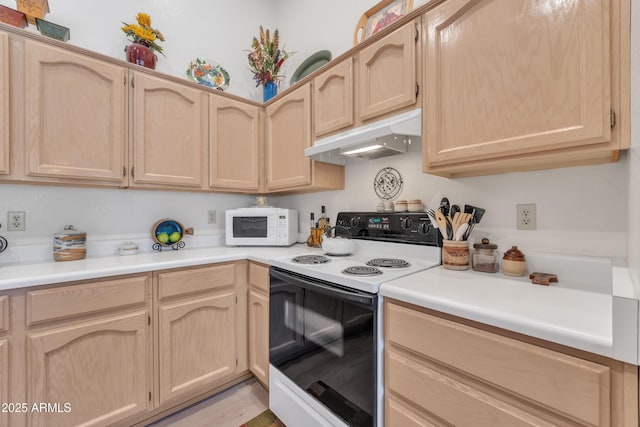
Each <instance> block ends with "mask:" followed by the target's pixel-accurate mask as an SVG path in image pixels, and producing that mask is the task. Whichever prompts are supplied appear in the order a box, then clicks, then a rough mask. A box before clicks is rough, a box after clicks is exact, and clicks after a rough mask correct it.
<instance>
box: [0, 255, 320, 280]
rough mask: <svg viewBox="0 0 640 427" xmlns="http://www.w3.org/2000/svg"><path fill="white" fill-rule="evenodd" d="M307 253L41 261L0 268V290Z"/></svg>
mask: <svg viewBox="0 0 640 427" xmlns="http://www.w3.org/2000/svg"><path fill="white" fill-rule="evenodd" d="M311 251H318V252H319V253H320V252H321V249H312V248H309V247H307V245H303V244H296V245H293V246H288V247H226V246H221V247H210V248H198V249H180V250H177V251H174V250H167V251H163V252H144V253H138V254H136V255H124V256H123V255H113V256H106V257H96V258H86V259H83V260H78V261H65V262H55V261H53V260H52V261H48V262H41V263H34V264H18V265H4V266H0V290H7V289H17V288H25V287H30V286H38V285H45V284H53V283H62V282H70V281H74V280H87V279H95V278H99V277H106V276H117V275H121V274H133V273H142V272H146V271H154V270H164V269H168V268H176V267H189V266H194V265H202V264H211V263H216V262H224V261H236V260H241V259H250V260H253V261H258V262H263V263H265V264H268V263H269V260H270V259H272V258H276V257H282V256H286V255H292V256H295V255H299V254H302V253H309V252H311Z"/></svg>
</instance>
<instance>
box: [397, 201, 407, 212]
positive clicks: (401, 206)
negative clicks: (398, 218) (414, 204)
mask: <svg viewBox="0 0 640 427" xmlns="http://www.w3.org/2000/svg"><path fill="white" fill-rule="evenodd" d="M395 211H396V212H406V211H407V201H406V200H397V201H396V203H395Z"/></svg>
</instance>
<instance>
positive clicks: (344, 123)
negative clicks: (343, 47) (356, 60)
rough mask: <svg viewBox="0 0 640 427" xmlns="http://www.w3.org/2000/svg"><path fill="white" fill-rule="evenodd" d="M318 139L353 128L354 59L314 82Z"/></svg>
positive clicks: (321, 75)
mask: <svg viewBox="0 0 640 427" xmlns="http://www.w3.org/2000/svg"><path fill="white" fill-rule="evenodd" d="M313 120H314V125H315V128H314V129H315V135H316V136H321V135H324V134H327V133H329V132H334V131H337V130H340V129H343V128H346V127H348V126H351V125H353V60H352V59H351V58H349V59H347V60H346V61H343V62H341V63H340V64H338V65H336V66H334V67H332V68H331V69H329V70H327V71H325V72H324V73H322V74H320V75H319V76H318V77H316V78H315V79H314V80H313Z"/></svg>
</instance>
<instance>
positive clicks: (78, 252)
mask: <svg viewBox="0 0 640 427" xmlns="http://www.w3.org/2000/svg"><path fill="white" fill-rule="evenodd" d="M86 256H87V233H85V232H84V231H78V230H76V229H75V227H74V226H73V225H65V226H64V231H62V232H60V233H55V234H54V235H53V259H54V260H56V261H75V260H79V259H84V258H85V257H86Z"/></svg>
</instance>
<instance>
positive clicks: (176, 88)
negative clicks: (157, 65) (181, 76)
mask: <svg viewBox="0 0 640 427" xmlns="http://www.w3.org/2000/svg"><path fill="white" fill-rule="evenodd" d="M133 86H134V89H133V147H134V149H133V159H134V160H133V164H134V167H135V169H134V170H133V172H132V175H133V182H134V184H142V185H143V186H144V184H158V185H161V186H169V187H172V186H176V187H188V188H205V187H206V183H207V178H206V176H207V174H208V167H207V164H208V158H209V156H208V141H207V140H208V133H207V132H208V123H209V117H208V114H209V113H208V107H209V104H208V94H207V93H204V92H202V91H199V90H197V89H194V88H190V87H187V86H183V85H181V84H178V83H172V82H169V81H166V80H163V79H160V78H157V77H154V76H150V75H146V74H143V73H138V72H136V73H134V80H133Z"/></svg>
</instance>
